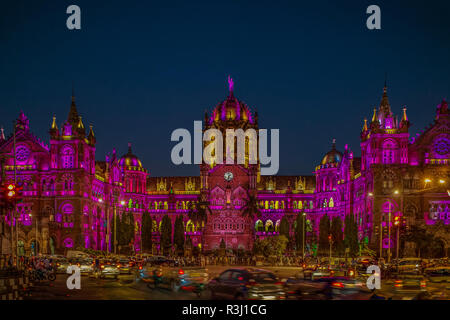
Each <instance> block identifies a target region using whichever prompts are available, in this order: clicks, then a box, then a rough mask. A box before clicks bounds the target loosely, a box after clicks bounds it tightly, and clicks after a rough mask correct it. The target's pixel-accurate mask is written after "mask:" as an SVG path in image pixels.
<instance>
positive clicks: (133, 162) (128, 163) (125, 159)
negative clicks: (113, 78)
mask: <svg viewBox="0 0 450 320" xmlns="http://www.w3.org/2000/svg"><path fill="white" fill-rule="evenodd" d="M119 164H120V165H121V166H125V167H139V168H142V163H141V160H139V158H138V157H137V156H135V155H134V154H133V153H132V152H131V143H129V144H128V153H127V154H125V155H123V156H122V157H121V158H120V161H119Z"/></svg>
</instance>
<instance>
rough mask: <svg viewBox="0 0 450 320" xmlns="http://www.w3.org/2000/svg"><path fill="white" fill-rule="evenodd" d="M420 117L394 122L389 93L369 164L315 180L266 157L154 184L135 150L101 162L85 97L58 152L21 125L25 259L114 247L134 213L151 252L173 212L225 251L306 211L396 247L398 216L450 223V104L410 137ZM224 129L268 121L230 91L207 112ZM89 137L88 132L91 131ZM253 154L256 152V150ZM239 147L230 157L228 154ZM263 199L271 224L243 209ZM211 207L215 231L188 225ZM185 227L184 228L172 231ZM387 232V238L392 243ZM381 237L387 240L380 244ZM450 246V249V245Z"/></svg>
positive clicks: (371, 132)
mask: <svg viewBox="0 0 450 320" xmlns="http://www.w3.org/2000/svg"><path fill="white" fill-rule="evenodd" d="M409 126H410V123H409V120H408V117H407V114H406V109H403V114H402V117H401V120H400V121H398V119H397V118H396V117H395V116H394V114H393V113H392V111H391V107H390V104H389V101H388V97H387V90H386V88H384V93H383V97H382V101H381V104H380V107H379V108H378V109H375V110H374V113H373V117H372V120H371V122H370V123H368V122H367V120H366V121H365V122H364V126H363V130H362V132H361V145H360V147H361V157H354V155H353V152H352V151H351V150H350V148H349V147H348V146H345V149H344V152H340V151H338V150H337V149H336V146H335V143H334V142H333V145H332V148H331V150H330V151H329V152H328V153H326V155H325V156H324V157H323V159H322V161H321V162H320V164H319V165H318V166H316V168H315V170H314V175H311V176H261V175H260V165H259V160H258V163H257V164H250V162H249V154H248V152H246V157H245V158H246V159H245V164H243V165H237V164H232V165H228V164H215V163H213V164H212V165H208V164H202V165H200V175H199V176H191V177H152V176H149V174H148V171H147V170H146V169H145V168H144V166H143V165H142V163H141V161H140V160H139V158H138V157H137V156H135V155H134V154H133V152H132V149H131V145H129V150H128V153H127V154H125V155H123V156H122V157H118V156H117V154H116V151H115V150H113V152H112V155H111V156H107V157H106V159H105V160H104V161H96V160H95V156H96V154H95V146H96V138H95V135H94V131H93V128H92V126H91V127H90V128H89V130H86V128H85V127H84V125H83V122H82V118H81V116H80V115H79V114H78V111H77V107H76V104H75V98H74V97H72V103H71V107H70V111H69V116H68V118H67V120H66V121H65V123H64V125H63V126H62V128H58V126H57V125H56V118H55V117H54V118H53V123H52V125H51V127H50V131H49V133H50V144H49V145H46V144H45V143H44V142H42V141H41V140H40V139H39V138H37V137H35V136H34V135H33V134H32V133H31V131H30V125H29V120H28V119H27V117H26V116H25V115H24V114H23V113H21V114H20V115H19V118H18V119H17V122H16V156H15V161H16V166H17V181H18V182H20V183H21V184H22V185H23V201H22V202H21V203H19V204H18V205H17V213H18V215H17V218H16V219H15V222H17V223H18V228H17V229H18V239H17V240H18V241H17V243H18V252H19V254H21V255H25V254H26V255H29V254H33V253H34V252H35V247H36V240H37V246H38V251H39V252H41V253H63V252H64V251H65V250H66V249H68V248H76V247H79V246H81V247H86V248H92V249H97V250H107V247H108V246H109V247H110V248H111V247H112V241H109V240H108V237H107V234H108V225H111V224H112V221H113V216H114V214H116V215H118V216H121V215H122V214H123V212H125V211H131V212H132V213H133V214H134V217H135V223H136V225H135V230H136V235H135V241H134V246H135V248H136V250H137V251H138V252H139V250H140V231H141V221H142V214H143V213H144V212H149V213H150V214H151V216H152V220H153V227H152V232H153V239H154V243H156V246H155V250H159V246H158V245H157V244H158V242H159V236H160V233H159V229H160V223H161V220H162V217H163V216H164V215H168V216H169V217H170V219H171V221H172V223H174V221H175V219H176V217H177V216H179V215H182V216H183V217H184V224H185V234H186V237H189V238H191V239H192V243H193V245H194V246H199V245H200V246H203V249H204V250H205V251H208V250H212V249H216V248H218V247H219V245H220V243H221V241H222V240H223V241H224V242H225V243H226V246H227V247H228V248H233V249H244V250H250V249H251V248H252V245H253V241H254V239H255V238H264V237H270V236H274V235H277V234H278V231H279V225H280V222H281V219H282V218H283V217H287V219H288V221H289V222H290V224H291V232H292V233H293V228H292V225H293V224H294V219H295V218H296V216H297V215H298V214H299V213H303V212H305V213H306V219H307V221H308V224H309V225H310V227H311V230H312V232H310V235H309V236H312V235H314V234H317V232H318V226H319V220H320V218H321V217H322V216H323V215H324V214H327V215H328V216H329V217H335V216H338V217H341V218H342V220H344V218H345V216H346V215H349V214H353V215H354V216H355V218H356V221H357V223H358V227H359V237H360V239H364V238H365V237H367V240H368V242H369V245H370V246H371V247H372V248H373V249H375V250H377V248H378V245H379V244H380V243H381V244H382V246H383V247H384V248H386V247H387V246H388V245H389V243H391V245H392V246H395V245H396V244H395V238H394V237H393V236H391V242H389V240H388V239H387V232H386V229H387V228H386V227H387V225H388V223H389V221H388V217H389V213H390V216H391V220H392V219H393V217H395V216H401V218H402V222H404V223H405V224H406V225H407V226H409V225H411V224H424V225H432V224H435V223H436V222H437V221H442V223H444V224H449V223H450V211H449V203H450V197H449V194H448V193H447V192H448V191H447V189H448V183H449V180H450V177H449V161H450V128H449V127H450V125H449V119H448V105H447V103H446V102H445V101H443V102H442V103H441V104H439V106H438V107H437V110H436V118H435V121H434V124H433V125H431V126H430V127H428V128H427V129H426V130H425V131H424V132H423V133H422V134H421V135H419V136H416V137H410V135H409ZM208 128H217V129H219V130H221V132H224V131H225V130H226V129H227V128H233V129H237V128H241V129H243V130H247V129H249V128H252V129H255V130H256V129H258V114H257V113H256V112H254V113H253V112H252V111H251V109H250V107H248V106H247V105H246V104H245V103H243V102H242V101H239V100H238V99H237V98H236V97H235V96H234V93H233V86H232V85H230V92H229V95H228V96H227V98H226V99H225V100H224V101H223V102H221V103H219V104H218V105H217V106H216V107H215V108H214V110H213V111H212V112H211V114H207V113H205V120H204V130H206V129H208ZM86 131H87V132H88V133H87V134H86ZM13 140H14V139H13V135H12V134H11V135H9V137H5V135H4V133H3V130H2V133H1V137H0V159H2V165H1V168H2V178H1V179H2V183H3V182H11V181H14V170H13V169H14V157H13V154H14V152H13V150H14V149H13V145H14V142H13ZM246 150H247V149H246ZM228 152H229V150H227V156H228ZM248 194H253V195H255V196H256V197H257V199H258V203H259V205H260V208H261V212H262V216H261V218H255V219H253V220H251V219H248V218H243V217H242V214H241V211H242V207H243V206H244V205H245V203H246V199H247V195H248ZM199 201H200V202H203V201H205V202H208V204H209V208H210V209H211V214H210V215H209V217H208V221H207V223H206V225H205V226H200V225H194V223H193V222H192V221H190V220H189V218H188V212H189V210H190V209H189V208H191V206H192V204H193V203H194V204H196V205H198V203H199ZM2 214H4V217H3V218H2V225H3V228H2V230H3V235H2V238H3V240H4V241H2V252H4V253H6V252H8V251H9V250H10V249H9V247H8V246H9V243H10V242H9V240H8V237H9V233H8V230H9V229H10V223H11V221H10V220H11V219H10V216H9V215H8V214H7V213H6V212H3V213H2ZM172 230H173V228H172ZM380 231H381V232H382V237H380ZM380 240H381V241H380ZM446 246H447V248H448V246H449V243H448V242H447V244H446Z"/></svg>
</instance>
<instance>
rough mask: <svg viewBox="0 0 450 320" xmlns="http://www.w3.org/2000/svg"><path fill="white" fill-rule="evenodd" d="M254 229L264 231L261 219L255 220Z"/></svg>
mask: <svg viewBox="0 0 450 320" xmlns="http://www.w3.org/2000/svg"><path fill="white" fill-rule="evenodd" d="M255 230H256V231H264V224H263V222H262V221H261V220H258V221H256V223H255Z"/></svg>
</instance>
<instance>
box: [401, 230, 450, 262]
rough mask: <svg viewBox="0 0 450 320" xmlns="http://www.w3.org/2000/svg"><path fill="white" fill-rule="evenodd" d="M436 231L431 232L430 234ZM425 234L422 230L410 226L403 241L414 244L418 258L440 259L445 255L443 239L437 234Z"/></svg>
mask: <svg viewBox="0 0 450 320" xmlns="http://www.w3.org/2000/svg"><path fill="white" fill-rule="evenodd" d="M433 231H434V232H436V230H432V232H433ZM432 232H427V230H425V229H424V228H422V227H420V226H416V225H412V226H411V227H410V228H409V231H408V232H407V234H406V235H405V240H407V241H410V242H414V243H415V245H416V255H417V256H418V257H427V258H428V257H429V258H433V257H442V256H444V255H445V239H443V238H442V237H441V236H440V234H439V233H437V235H438V236H436V233H432Z"/></svg>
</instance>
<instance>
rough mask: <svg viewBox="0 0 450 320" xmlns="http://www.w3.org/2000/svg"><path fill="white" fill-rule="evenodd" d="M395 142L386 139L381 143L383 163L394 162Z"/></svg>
mask: <svg viewBox="0 0 450 320" xmlns="http://www.w3.org/2000/svg"><path fill="white" fill-rule="evenodd" d="M396 149H397V144H396V143H395V141H393V140H386V141H385V142H384V143H383V164H391V163H394V162H395V150H396Z"/></svg>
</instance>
